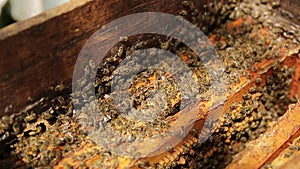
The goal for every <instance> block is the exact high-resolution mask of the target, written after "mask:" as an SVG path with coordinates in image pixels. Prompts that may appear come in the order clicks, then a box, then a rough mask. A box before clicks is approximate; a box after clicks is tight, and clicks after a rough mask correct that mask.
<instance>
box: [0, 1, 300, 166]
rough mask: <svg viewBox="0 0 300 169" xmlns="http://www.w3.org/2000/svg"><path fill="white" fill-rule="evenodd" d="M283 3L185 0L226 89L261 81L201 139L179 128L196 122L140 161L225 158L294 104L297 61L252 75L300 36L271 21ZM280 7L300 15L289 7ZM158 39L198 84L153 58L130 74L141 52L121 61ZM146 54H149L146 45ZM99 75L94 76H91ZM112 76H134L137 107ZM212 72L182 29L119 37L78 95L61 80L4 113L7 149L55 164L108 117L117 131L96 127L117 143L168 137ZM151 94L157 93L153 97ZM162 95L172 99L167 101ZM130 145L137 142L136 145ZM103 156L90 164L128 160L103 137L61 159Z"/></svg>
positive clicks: (30, 160) (191, 162) (0, 127)
mask: <svg viewBox="0 0 300 169" xmlns="http://www.w3.org/2000/svg"><path fill="white" fill-rule="evenodd" d="M278 7H280V3H279V1H272V3H269V1H266V0H254V1H250V0H240V1H239V0H228V1H226V2H224V1H211V2H209V3H207V4H205V5H204V6H203V7H202V8H203V9H201V11H205V13H201V12H199V11H200V10H199V9H197V8H196V7H195V5H194V4H193V2H192V1H183V2H182V10H181V11H180V12H179V15H180V16H182V17H184V18H185V19H187V20H189V21H191V22H192V23H194V24H196V25H197V26H198V27H199V28H201V30H203V32H205V33H206V34H207V35H208V36H209V37H210V40H211V41H212V43H213V44H214V47H215V48H216V50H217V53H218V54H219V56H220V58H221V59H222V61H223V62H224V64H225V66H226V69H225V74H222V75H224V76H225V77H226V78H228V86H229V90H228V92H229V93H230V92H232V93H234V92H235V91H234V90H233V89H231V86H233V85H236V84H239V83H240V82H241V78H242V77H247V78H248V79H249V80H252V81H254V82H255V84H254V85H253V86H251V87H250V88H249V89H248V92H246V93H244V95H243V96H242V100H241V101H240V102H234V103H232V104H231V105H230V109H229V110H228V111H227V112H226V113H225V114H224V116H223V117H221V119H220V123H219V124H218V126H217V128H216V130H215V131H213V134H212V136H211V137H210V138H209V139H208V140H207V141H205V142H201V141H200V140H199V138H198V134H199V131H198V130H197V129H192V130H191V131H186V129H185V128H184V126H183V127H182V128H181V129H180V135H182V136H183V137H184V136H185V135H186V134H187V132H188V134H189V135H190V137H189V138H188V139H187V140H186V141H185V142H184V143H183V144H182V145H180V146H177V147H175V148H174V147H171V146H167V147H166V148H165V149H166V151H167V152H168V153H167V155H166V156H164V157H162V158H161V159H160V160H159V161H158V162H157V163H156V164H153V163H151V161H147V160H139V161H138V162H137V165H138V167H139V168H185V167H192V168H224V167H225V166H226V165H227V164H228V163H230V162H231V160H232V157H233V156H234V155H235V154H236V153H238V152H240V151H242V150H243V148H244V147H245V144H246V143H247V142H248V141H250V140H253V139H256V138H258V137H259V136H260V134H262V133H264V131H265V130H266V129H267V128H268V127H269V126H270V124H271V123H272V122H273V121H274V120H276V119H277V118H278V117H280V116H282V115H283V114H284V112H285V111H286V110H287V106H288V105H289V104H291V103H295V102H297V99H295V98H290V89H291V88H290V85H291V81H292V77H293V74H294V68H289V67H287V66H281V65H280V64H278V65H275V66H273V70H272V73H271V74H270V75H268V76H267V77H264V78H262V77H258V78H256V79H253V77H252V75H251V74H252V73H256V72H259V70H257V69H256V68H254V66H253V65H254V64H256V63H258V62H261V61H263V60H270V59H276V58H278V57H280V56H281V55H282V53H283V52H282V44H284V45H285V46H284V47H285V48H287V49H290V48H295V47H297V46H298V45H299V43H300V39H299V38H300V36H299V33H298V29H297V26H296V25H287V24H281V23H274V22H272V18H273V17H274V16H275V14H274V13H275V12H274V11H275V10H277V9H278ZM281 13H282V14H284V15H285V16H288V17H292V16H291V14H288V13H287V12H284V11H282V10H281ZM186 34H187V36H188V33H186ZM139 36H140V35H139ZM136 39H143V40H136ZM152 47H158V48H161V49H164V50H168V51H170V52H172V53H175V54H176V55H177V56H179V57H180V58H181V59H182V60H183V61H184V63H185V64H186V65H187V66H188V67H189V69H191V70H192V75H189V76H191V77H192V80H193V81H195V82H196V84H197V88H193V87H190V86H188V85H187V84H188V83H186V84H184V86H182V87H183V88H187V89H189V91H188V92H190V93H192V94H190V95H188V96H186V95H185V94H184V93H183V92H182V91H181V90H180V88H179V87H180V86H178V84H177V83H176V80H175V78H174V77H173V76H172V74H170V72H166V71H164V70H163V69H155V68H149V69H147V70H143V71H141V72H139V73H138V74H135V75H134V76H133V78H124V77H126V76H122V72H123V73H124V72H128V71H133V72H134V71H137V70H134V69H137V68H139V67H140V65H139V64H138V62H136V63H130V64H132V65H130V66H128V65H127V66H122V65H121V66H120V64H121V62H122V61H123V60H124V59H125V58H128V57H129V56H130V55H131V54H132V53H134V52H135V51H137V50H140V49H146V48H152ZM150 54H151V53H150ZM152 54H153V55H159V54H157V53H152ZM140 57H141V58H143V57H145V56H143V54H141V56H140ZM153 58H154V57H153ZM151 61H152V62H155V63H156V62H159V61H160V60H159V59H158V60H157V61H155V58H154V61H153V60H151ZM166 62H168V61H166ZM170 62H171V61H170ZM117 68H118V69H121V70H118V72H119V74H118V73H116V72H114V71H115V70H116V69H117ZM93 69H97V74H96V78H95V77H93V75H92V74H91V72H92V70H93ZM173 69H180V68H178V67H176V68H175V67H174V68H173ZM177 71H178V70H177ZM113 74H114V76H115V79H114V77H113ZM93 78H94V83H93V84H89V83H88V82H89V81H90V80H93ZM113 80H115V81H116V83H117V84H125V83H128V84H129V86H128V88H127V89H126V90H127V91H126V92H128V93H129V98H130V101H131V103H130V104H132V107H130V106H128V105H129V104H124V103H123V101H122V97H116V98H117V99H118V98H119V99H120V100H117V101H116V100H113V98H114V96H116V95H117V96H119V95H122V91H121V90H119V89H118V88H117V89H116V90H115V91H113V92H112V83H113ZM211 80H212V79H210V77H209V73H208V72H207V70H206V69H205V67H204V65H203V63H202V62H201V61H200V59H199V57H198V56H196V55H195V53H194V52H193V51H192V50H191V49H190V48H188V47H187V46H185V44H183V43H181V42H179V41H177V40H176V39H173V38H169V37H165V36H161V35H160V36H158V35H154V36H153V35H143V37H136V38H132V37H121V38H120V42H119V43H118V44H116V45H115V46H114V47H113V48H112V49H111V51H110V52H109V53H108V55H107V56H106V57H105V59H104V61H103V63H102V64H100V65H96V63H95V62H94V61H92V60H91V61H89V62H88V66H86V67H85V69H84V78H82V79H80V80H79V81H78V83H79V86H80V88H79V89H77V91H75V92H73V93H72V94H73V95H72V97H73V98H76V99H78V100H76V99H73V100H72V101H71V96H70V90H69V89H68V88H65V87H64V85H62V84H61V83H60V84H57V85H55V86H54V87H52V90H53V91H55V94H54V95H53V96H51V97H50V96H49V97H47V98H46V97H45V98H43V99H41V100H40V101H38V102H36V103H35V104H33V105H32V106H29V107H28V108H27V109H26V110H24V111H23V112H21V113H20V114H15V115H11V116H3V117H2V118H1V119H0V143H1V144H0V152H1V153H0V157H1V159H5V158H9V157H10V158H16V159H18V161H19V162H21V163H16V165H20V166H22V165H23V166H30V167H49V166H50V165H56V164H58V163H59V162H60V160H62V159H63V158H66V157H68V154H70V153H72V152H74V150H76V149H78V148H80V147H82V146H84V145H85V144H90V145H93V146H96V145H97V144H96V142H97V141H95V140H92V139H91V138H90V137H89V136H88V134H93V133H92V131H90V130H88V129H89V128H96V129H97V130H101V129H103V128H105V127H110V128H111V129H113V130H112V131H113V132H112V133H107V131H106V134H107V137H104V136H103V135H98V137H101V138H99V139H100V140H104V141H105V142H115V144H116V145H119V144H120V143H124V142H126V143H131V142H133V141H136V140H141V139H143V138H147V137H154V136H157V137H161V136H162V135H163V134H166V131H167V130H168V129H169V127H170V124H169V122H168V117H172V116H173V115H174V114H176V113H177V112H178V111H179V107H180V105H181V103H182V101H183V100H184V99H185V100H189V99H190V98H189V96H194V95H195V97H196V98H198V99H199V98H202V97H203V94H204V93H206V92H208V91H209V90H210V87H211ZM91 87H94V88H95V91H96V99H97V102H91V100H93V99H95V98H94V97H93V94H94V93H90V88H91ZM157 91H160V92H157ZM82 92H83V93H82ZM123 92H124V91H123ZM151 96H155V97H152V99H149V98H150V97H151ZM161 98H164V100H165V101H164V102H162V101H161V100H160V99H161ZM202 99H203V98H202ZM208 99H209V98H204V100H208ZM79 100H83V101H84V102H79ZM115 103H120V106H119V107H121V108H122V110H121V112H128V113H129V114H131V115H132V117H135V116H137V118H139V117H138V116H142V117H144V118H145V119H154V120H153V121H151V122H149V121H135V120H134V119H137V118H132V119H130V118H127V117H126V116H123V115H122V113H120V112H119V111H120V110H118V109H117V108H116V105H115ZM117 106H118V105H117ZM74 107H79V108H80V111H78V112H77V113H74V112H75V109H74ZM95 110H97V111H95ZM145 110H147V111H145ZM98 111H99V112H98ZM143 111H144V112H143ZM151 112H158V114H154V113H153V114H151ZM126 115H127V114H126ZM208 128H210V127H209V126H208ZM88 132H90V133H88ZM116 133H119V134H121V135H123V137H121V138H120V137H118V138H120V139H117V140H116V137H110V136H112V135H113V134H116ZM169 134H171V135H172V133H169ZM95 135H97V133H96V134H95ZM95 138H97V137H95ZM162 138H163V137H162ZM130 151H132V152H135V151H137V150H136V148H135V147H132V148H131V149H130ZM132 152H131V153H132ZM129 154H130V152H129ZM95 157H98V158H97V160H96V162H94V163H93V164H92V166H90V167H95V168H117V167H118V166H120V163H121V161H120V158H119V155H117V154H115V153H114V152H110V151H107V150H105V149H104V148H101V147H99V146H98V148H95V147H94V148H91V149H89V150H86V151H84V153H76V154H73V156H72V162H69V163H68V162H65V163H63V167H65V168H72V167H74V165H75V164H77V163H79V164H80V165H79V166H78V167H81V168H86V167H87V161H88V160H89V159H92V158H95ZM14 167H18V166H14Z"/></svg>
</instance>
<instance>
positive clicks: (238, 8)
mask: <svg viewBox="0 0 300 169" xmlns="http://www.w3.org/2000/svg"><path fill="white" fill-rule="evenodd" d="M165 4H170V5H165ZM298 8H299V5H298V2H296V1H281V2H278V1H264V0H256V1H247V0H244V1H236V0H228V1H220V2H218V1H208V2H207V1H204V0H203V1H197V2H196V1H195V2H192V1H172V2H169V1H166V2H165V1H151V2H146V1H145V2H140V1H138V2H136V1H132V2H131V1H130V2H126V1H109V2H101V1H74V2H72V3H69V4H68V5H65V6H62V7H60V8H56V9H54V10H50V11H48V12H46V13H44V14H41V15H40V16H38V17H35V18H33V19H30V20H28V21H25V22H21V23H17V24H14V25H11V26H9V27H7V28H5V29H3V30H1V31H0V37H1V41H0V49H1V51H3V52H1V54H0V55H1V57H2V58H3V59H2V61H1V63H0V64H1V71H0V72H1V73H2V76H1V77H3V78H2V80H1V86H2V87H1V103H2V104H1V109H2V111H1V116H3V117H2V119H1V123H0V124H1V126H0V127H1V130H0V132H1V151H2V152H1V163H2V164H3V165H2V166H7V167H8V168H13V167H15V168H17V167H26V166H31V167H54V168H55V167H56V168H61V167H62V168H71V167H75V168H86V167H90V168H91V167H94V168H260V167H266V168H268V167H283V168H288V167H289V166H291V165H292V166H294V167H295V165H296V163H297V159H298V158H299V155H297V154H299V151H298V150H299V141H298V140H299V139H297V138H298V137H299V124H300V121H299V119H300V118H299V117H298V116H299V115H298V114H299V113H298V112H299V103H298V98H297V95H298V93H299V92H300V91H299V88H298V81H299V78H300V77H299V72H300V70H299V66H298V65H299V49H300V48H299V43H300V42H299V40H300V38H299V37H300V35H299V32H298V30H299V29H298V28H299V26H298V25H297V23H298V16H297V9H298ZM141 11H155V12H166V13H170V14H176V15H181V16H182V17H184V18H186V19H187V20H189V21H190V22H192V23H194V24H196V25H197V26H198V27H200V28H201V29H202V31H203V32H205V33H206V35H207V36H208V37H209V39H210V41H211V42H212V44H213V45H214V46H215V48H216V50H217V52H218V54H219V56H220V57H221V58H222V61H223V62H224V64H225V65H226V69H225V73H226V76H227V77H228V86H229V87H230V88H229V89H230V90H228V91H227V93H226V102H225V103H224V105H221V104H220V105H214V107H213V108H211V107H210V106H211V105H210V100H204V101H202V102H199V103H197V104H195V105H192V106H189V107H188V108H186V109H185V110H182V111H181V112H176V106H175V105H176V104H177V103H179V102H180V98H179V97H177V96H178V93H179V91H176V90H171V93H173V94H174V93H175V94H174V95H172V96H170V97H168V99H169V100H170V105H169V107H168V109H167V110H166V114H165V115H164V117H167V118H166V119H163V120H162V121H160V123H158V124H156V126H155V127H149V128H148V132H146V134H145V132H143V133H144V136H148V135H151V134H153V133H154V130H155V128H161V130H162V129H164V127H167V126H172V125H173V124H174V123H173V119H177V118H179V117H182V116H183V120H184V119H185V118H184V115H185V113H189V112H195V111H196V112H197V119H196V122H195V124H194V125H193V126H192V127H193V129H192V130H191V131H187V132H188V134H187V135H186V136H185V138H183V139H182V141H181V142H180V143H179V144H178V145H176V146H175V147H170V146H168V145H166V144H165V145H162V146H161V148H162V149H165V152H164V153H162V154H158V155H156V156H153V157H146V158H132V157H129V156H121V155H117V154H114V153H113V152H109V151H106V150H105V149H104V148H103V147H101V146H99V145H97V144H95V142H94V140H93V139H91V138H89V137H88V136H87V135H86V133H85V132H84V130H82V128H81V126H80V125H79V123H78V120H77V119H76V117H74V116H73V112H74V111H73V105H72V103H71V99H70V93H71V88H70V81H71V77H72V72H73V67H74V64H75V61H76V58H77V56H78V53H79V51H80V49H81V48H82V46H83V45H84V43H85V41H86V40H87V39H88V38H89V37H90V36H91V35H92V34H93V33H94V32H95V31H96V30H97V29H99V28H100V27H101V26H102V25H104V24H106V23H108V22H109V21H112V20H114V19H116V18H118V17H120V16H124V15H127V14H132V13H135V12H141ZM197 11H198V12H197ZM99 18H101V19H99ZM138 22H144V21H137V23H138ZM58 23H59V24H58ZM56 30H60V31H59V32H58V31H56ZM159 38H160V40H161V42H162V43H161V44H158V47H161V48H165V44H166V43H167V42H168V41H170V39H168V38H166V37H159ZM171 40H172V39H171ZM145 41H146V42H147V39H146V40H145ZM136 42H140V41H138V40H137V39H136V38H134V37H133V38H129V40H128V44H129V45H128V46H126V45H124V44H123V45H124V46H125V49H124V50H130V49H131V48H134V49H135V46H136V45H137V43H136ZM150 42H151V39H150ZM126 43H127V42H126ZM173 43H175V42H173V41H171V43H170V44H171V45H170V47H169V48H168V47H167V49H169V50H174V52H175V53H176V54H177V55H178V56H179V57H180V58H181V59H183V60H184V61H186V62H187V63H189V61H190V64H195V63H197V61H195V60H193V57H194V53H193V52H192V51H190V50H189V49H187V48H186V47H185V46H180V47H178V48H177V47H174V49H170V48H172V44H173ZM13 44H15V45H16V46H15V48H12V45H13ZM149 44H150V43H149ZM149 44H148V45H149ZM118 45H120V44H118ZM121 45H122V43H121ZM146 46H147V44H146ZM117 47H118V46H117ZM137 49H138V48H137ZM108 57H113V56H109V55H108ZM118 57H119V58H122V57H123V58H124V57H125V56H124V54H123V53H121V54H120V56H118ZM201 70H202V69H201V65H199V64H198V65H197V67H196V68H195V70H194V72H196V73H195V76H196V78H198V79H201V78H200V77H201V76H202V75H203V73H201ZM103 71H104V68H102V69H100V75H99V76H98V78H99V81H100V82H101V83H99V84H98V85H97V87H98V88H101V87H103V86H104V87H103V88H104V89H103V90H99V93H98V94H99V96H98V98H99V100H100V103H101V104H102V105H101V106H100V109H101V108H103V111H104V112H106V113H111V114H112V116H113V117H112V118H116V120H114V121H113V122H114V123H115V124H112V125H113V126H115V127H116V128H115V129H116V130H119V131H124V130H126V131H128V130H129V129H130V127H132V126H126V127H125V125H128V124H127V123H128V122H124V123H123V121H124V119H122V118H119V117H118V116H117V115H115V114H114V113H115V110H113V108H111V107H109V105H110V104H109V101H107V99H103V96H104V95H105V94H109V92H107V90H106V89H105V85H103V84H104V83H103V82H105V79H103V76H101V73H102V74H104V73H103ZM108 74H109V73H108ZM162 76H165V77H166V78H167V79H168V81H170V84H165V83H162V84H161V89H162V90H164V89H165V88H167V87H163V86H164V85H165V86H176V84H173V83H171V82H172V80H169V79H172V77H171V76H169V75H168V73H166V72H160V71H157V70H153V71H147V72H144V74H143V76H142V77H146V80H143V78H141V77H137V80H136V81H135V82H133V84H132V86H133V87H132V93H133V94H136V95H143V94H146V92H144V93H139V92H136V90H137V89H136V88H135V87H137V86H139V85H140V84H142V85H140V86H146V87H147V86H151V85H153V79H161V78H162ZM145 81H146V82H147V83H145V84H144V82H145ZM208 83H209V82H206V81H201V80H199V86H202V87H203V86H204V87H203V88H201V90H202V94H204V95H205V93H206V92H209V89H207V88H205V86H209V84H208ZM101 91H102V92H103V93H101ZM20 96H21V97H20ZM137 103H139V104H138V105H142V103H143V100H137ZM73 104H74V103H73ZM223 106H224V110H223V111H222V112H221V114H222V115H223V116H222V117H221V118H220V123H218V124H217V126H216V128H214V127H212V126H210V125H208V126H207V125H204V121H205V120H209V119H207V117H208V116H209V115H210V114H214V113H216V112H218V111H220V109H219V108H220V107H223ZM105 109H107V110H105ZM168 110H172V111H170V112H171V113H170V112H168ZM87 111H89V110H87ZM174 111H175V113H174ZM125 120H126V119H125ZM113 122H111V123H113ZM208 124H210V123H208ZM201 129H204V130H205V131H206V132H208V133H212V136H211V137H210V138H209V139H208V140H206V141H205V142H201V141H200V140H199V137H201V132H200V131H201ZM128 132H133V131H132V130H129V131H128ZM139 132H142V131H141V130H137V134H139ZM179 132H185V131H184V128H183V129H182V130H181V131H179ZM202 134H203V133H202ZM135 139H136V138H135ZM140 148H142V147H140ZM137 149H139V147H138V148H137ZM133 151H135V150H133ZM295 159H296V160H295Z"/></svg>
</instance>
